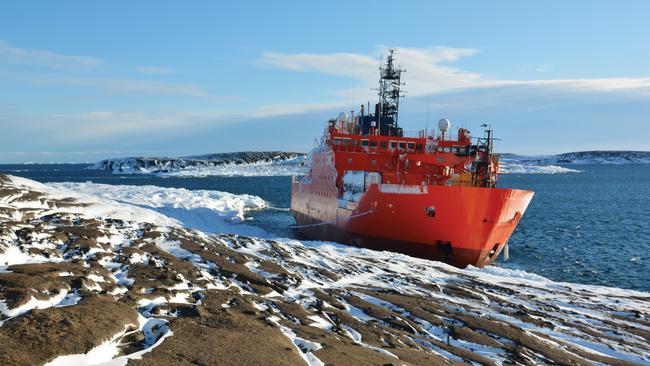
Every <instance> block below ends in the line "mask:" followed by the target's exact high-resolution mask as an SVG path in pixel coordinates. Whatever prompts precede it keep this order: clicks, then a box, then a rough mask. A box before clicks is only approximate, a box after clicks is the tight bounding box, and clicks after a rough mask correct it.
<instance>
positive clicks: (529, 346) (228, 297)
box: [0, 176, 650, 365]
mask: <svg viewBox="0 0 650 366" xmlns="http://www.w3.org/2000/svg"><path fill="white" fill-rule="evenodd" d="M98 204H100V203H99V201H93V200H91V199H87V200H86V199H84V197H81V196H78V195H77V196H75V195H72V194H70V196H69V197H68V196H67V193H66V192H65V191H53V190H50V189H49V188H47V187H46V186H39V185H37V184H32V183H30V182H29V181H27V180H24V179H17V178H14V177H6V176H0V285H1V286H0V314H1V315H0V324H1V325H0V349H2V352H0V364H2V365H25V364H36V365H38V364H44V363H46V362H52V361H54V362H59V363H60V364H65V361H66V360H69V359H62V358H60V357H63V356H65V355H71V354H72V356H68V357H78V358H83V357H90V356H89V355H94V357H100V356H101V355H103V356H101V357H106V358H107V359H100V360H98V359H95V360H94V361H101V360H104V361H107V360H108V359H119V362H120V363H116V364H124V363H128V364H129V365H161V364H175V365H215V364H219V365H239V364H268V365H271V364H272V365H296V364H301V363H303V364H309V365H322V364H328V365H350V364H355V365H386V364H393V365H397V364H400V365H402V364H403V365H431V364H435V365H460V364H469V363H472V364H483V365H500V364H517V365H530V364H566V365H593V364H611V365H639V364H648V363H649V362H650V356H648V355H650V333H649V332H648V328H649V327H650V323H649V321H648V319H649V317H650V294H648V293H643V292H637V291H631V290H621V289H616V288H605V287H596V286H587V285H575V284H569V283H556V282H552V281H549V280H546V279H544V278H542V277H539V276H536V275H532V274H528V273H525V272H516V271H515V272H509V271H506V270H500V269H498V268H487V269H484V270H478V269H467V270H460V269H457V268H454V267H451V266H447V265H445V264H443V263H438V262H432V261H426V260H421V259H416V258H411V257H407V256H404V255H400V254H395V253H389V252H375V251H370V250H363V249H356V248H350V247H345V246H340V245H337V244H333V243H301V242H299V241H296V240H290V239H277V240H268V239H259V238H254V237H248V236H238V235H233V234H213V235H207V234H205V233H202V232H199V231H195V230H189V229H186V228H182V227H178V226H161V225H160V222H156V221H155V220H153V219H152V220H148V219H147V220H145V218H144V217H143V219H142V220H123V219H116V218H114V217H107V216H104V215H101V214H97V212H109V211H106V210H103V211H102V210H98V209H96V207H95V205H98ZM104 204H105V203H104ZM115 204H116V205H118V204H117V203H115ZM112 212H119V206H116V207H115V210H113V211H112ZM151 217H154V218H155V217H156V216H151ZM100 349H101V350H104V351H103V352H90V353H88V352H89V351H96V350H100Z"/></svg>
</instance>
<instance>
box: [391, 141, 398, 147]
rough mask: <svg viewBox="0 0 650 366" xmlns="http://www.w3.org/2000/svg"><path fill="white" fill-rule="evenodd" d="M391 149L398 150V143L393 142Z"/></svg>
mask: <svg viewBox="0 0 650 366" xmlns="http://www.w3.org/2000/svg"><path fill="white" fill-rule="evenodd" d="M390 148H391V149H396V148H397V141H391V142H390Z"/></svg>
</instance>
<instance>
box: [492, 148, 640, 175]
mask: <svg viewBox="0 0 650 366" xmlns="http://www.w3.org/2000/svg"><path fill="white" fill-rule="evenodd" d="M558 164H561V165H558ZM577 164H650V151H579V152H571V153H564V154H558V155H541V156H522V155H515V154H501V159H500V164H499V172H500V173H503V174H558V173H579V172H580V171H579V170H577V169H575V168H572V167H571V165H577ZM567 165H568V166H567Z"/></svg>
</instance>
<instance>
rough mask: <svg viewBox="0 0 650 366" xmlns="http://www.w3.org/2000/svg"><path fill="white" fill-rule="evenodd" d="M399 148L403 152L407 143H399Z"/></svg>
mask: <svg viewBox="0 0 650 366" xmlns="http://www.w3.org/2000/svg"><path fill="white" fill-rule="evenodd" d="M399 148H400V149H402V150H404V149H406V142H400V143H399Z"/></svg>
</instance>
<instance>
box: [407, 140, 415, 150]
mask: <svg viewBox="0 0 650 366" xmlns="http://www.w3.org/2000/svg"><path fill="white" fill-rule="evenodd" d="M407 146H408V149H409V150H413V148H414V147H415V144H414V143H412V142H409V143H408V145H407Z"/></svg>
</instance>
